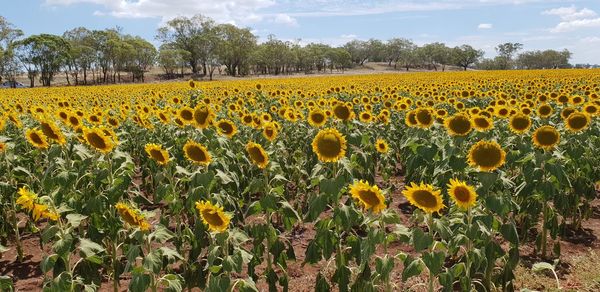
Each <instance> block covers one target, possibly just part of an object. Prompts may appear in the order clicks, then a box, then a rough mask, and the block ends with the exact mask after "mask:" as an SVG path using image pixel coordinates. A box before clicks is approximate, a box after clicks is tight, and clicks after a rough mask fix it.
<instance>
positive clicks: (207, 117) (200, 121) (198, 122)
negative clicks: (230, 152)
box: [194, 105, 215, 129]
mask: <svg viewBox="0 0 600 292" xmlns="http://www.w3.org/2000/svg"><path fill="white" fill-rule="evenodd" d="M214 115H215V114H214V113H213V112H212V110H211V109H210V108H209V107H208V106H206V105H198V106H196V108H195V109H194V125H195V126H196V127H197V128H199V129H206V128H208V126H209V125H210V124H211V123H212V120H213V119H214Z"/></svg>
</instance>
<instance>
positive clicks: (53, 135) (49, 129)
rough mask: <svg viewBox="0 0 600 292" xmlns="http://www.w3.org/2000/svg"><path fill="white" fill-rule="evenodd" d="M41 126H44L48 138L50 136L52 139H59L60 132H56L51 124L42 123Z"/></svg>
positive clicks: (43, 130)
mask: <svg viewBox="0 0 600 292" xmlns="http://www.w3.org/2000/svg"><path fill="white" fill-rule="evenodd" d="M41 127H42V132H44V135H46V136H48V138H50V139H54V140H58V134H57V133H56V132H54V129H52V127H51V126H50V124H48V123H42V124H41Z"/></svg>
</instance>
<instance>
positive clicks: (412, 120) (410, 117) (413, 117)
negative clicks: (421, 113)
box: [404, 110, 419, 127]
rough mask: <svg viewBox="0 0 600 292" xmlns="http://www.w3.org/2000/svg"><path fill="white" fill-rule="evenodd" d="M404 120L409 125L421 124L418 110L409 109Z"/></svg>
mask: <svg viewBox="0 0 600 292" xmlns="http://www.w3.org/2000/svg"><path fill="white" fill-rule="evenodd" d="M404 122H405V123H406V125H407V126H409V127H416V126H417V125H418V124H419V122H417V111H415V110H412V111H409V112H408V113H407V114H406V116H405V117H404Z"/></svg>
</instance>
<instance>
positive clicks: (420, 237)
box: [412, 228, 433, 251]
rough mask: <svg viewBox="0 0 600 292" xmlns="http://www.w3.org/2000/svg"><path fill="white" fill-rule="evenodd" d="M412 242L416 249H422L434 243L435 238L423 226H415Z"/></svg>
mask: <svg viewBox="0 0 600 292" xmlns="http://www.w3.org/2000/svg"><path fill="white" fill-rule="evenodd" d="M412 242H413V247H414V248H415V251H421V250H424V249H426V248H428V247H429V246H430V245H431V244H432V243H433V238H432V237H431V235H429V234H428V233H425V232H423V230H421V228H415V229H413V232H412Z"/></svg>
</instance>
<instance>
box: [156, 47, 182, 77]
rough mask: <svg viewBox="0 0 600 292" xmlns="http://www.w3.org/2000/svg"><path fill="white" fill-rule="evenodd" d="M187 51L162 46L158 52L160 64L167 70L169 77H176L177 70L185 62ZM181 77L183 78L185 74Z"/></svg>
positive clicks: (166, 73)
mask: <svg viewBox="0 0 600 292" xmlns="http://www.w3.org/2000/svg"><path fill="white" fill-rule="evenodd" d="M185 52H186V51H183V50H177V49H171V48H169V47H165V46H162V47H161V48H160V51H159V53H158V64H159V65H160V66H161V67H162V69H163V70H164V71H165V75H166V76H167V78H173V77H175V71H176V70H177V69H179V68H180V67H182V64H183V63H185V60H186V58H185ZM182 75H183V74H182ZM181 77H182V78H183V76H181Z"/></svg>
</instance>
